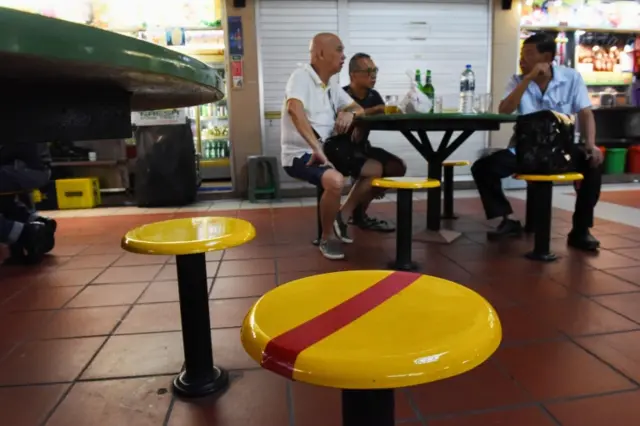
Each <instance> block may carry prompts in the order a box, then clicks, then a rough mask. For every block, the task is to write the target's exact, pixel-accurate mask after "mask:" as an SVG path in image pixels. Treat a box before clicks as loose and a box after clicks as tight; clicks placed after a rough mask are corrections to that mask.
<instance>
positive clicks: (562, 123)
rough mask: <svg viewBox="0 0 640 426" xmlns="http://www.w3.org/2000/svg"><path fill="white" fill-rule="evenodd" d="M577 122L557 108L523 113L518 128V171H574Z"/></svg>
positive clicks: (521, 172) (553, 172) (526, 172)
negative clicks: (572, 153) (558, 111)
mask: <svg viewBox="0 0 640 426" xmlns="http://www.w3.org/2000/svg"><path fill="white" fill-rule="evenodd" d="M574 126H575V125H574V121H573V118H571V117H570V116H568V115H565V114H560V113H557V112H554V111H538V112H534V113H532V114H526V115H521V116H519V117H518V118H517V121H516V127H515V138H516V158H517V163H518V169H517V172H518V173H520V174H561V173H566V172H568V171H571V169H572V162H571V151H572V148H573V144H574V128H575V127H574Z"/></svg>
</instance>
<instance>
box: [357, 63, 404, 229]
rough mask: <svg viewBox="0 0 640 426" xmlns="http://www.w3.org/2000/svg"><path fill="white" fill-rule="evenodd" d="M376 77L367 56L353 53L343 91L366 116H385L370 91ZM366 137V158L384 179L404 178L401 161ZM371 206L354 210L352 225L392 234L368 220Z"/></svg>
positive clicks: (379, 100)
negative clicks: (378, 167) (380, 170)
mask: <svg viewBox="0 0 640 426" xmlns="http://www.w3.org/2000/svg"><path fill="white" fill-rule="evenodd" d="M377 76H378V68H377V67H376V64H375V63H374V62H373V59H371V56H369V55H367V54H366V53H356V54H355V55H353V57H351V60H349V78H350V80H351V82H350V84H349V85H348V86H345V87H344V90H345V91H346V92H347V93H348V94H349V96H351V98H353V100H354V101H356V102H357V103H358V104H359V105H360V106H361V107H362V108H363V109H364V110H365V113H366V115H375V114H384V100H383V99H382V96H380V93H378V92H377V91H376V90H374V89H373V87H374V86H375V85H376V77H377ZM367 137H368V134H365V135H362V139H363V142H362V143H363V144H364V152H365V155H366V156H367V157H368V158H371V159H373V160H377V161H379V162H380V163H381V164H382V167H383V176H404V174H405V173H406V171H407V166H406V165H405V163H404V161H402V159H400V158H398V157H397V156H395V155H393V154H392V153H390V152H389V151H386V150H384V149H382V148H378V147H374V146H371V142H369V140H368V139H367ZM383 195H384V191H383V190H380V189H377V188H374V193H373V196H374V197H373V198H376V197H382V196H383ZM370 203H371V199H369V200H366V201H365V202H363V203H362V204H361V205H359V206H358V207H356V208H355V209H354V211H353V217H352V219H351V220H352V223H353V224H354V225H356V226H358V227H360V228H361V229H369V230H372V231H380V232H393V231H394V230H395V228H394V227H393V226H391V225H390V224H389V223H387V222H386V221H384V220H378V219H375V218H373V217H370V216H367V213H366V211H367V209H368V208H369V204H370Z"/></svg>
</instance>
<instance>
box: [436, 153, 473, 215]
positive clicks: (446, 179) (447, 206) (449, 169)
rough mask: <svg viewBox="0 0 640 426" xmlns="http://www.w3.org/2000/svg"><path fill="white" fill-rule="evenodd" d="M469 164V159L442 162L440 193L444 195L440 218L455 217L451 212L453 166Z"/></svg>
mask: <svg viewBox="0 0 640 426" xmlns="http://www.w3.org/2000/svg"><path fill="white" fill-rule="evenodd" d="M469 164H471V163H470V162H469V161H466V160H462V161H445V162H444V163H442V170H443V172H444V173H443V180H442V193H443V195H444V203H443V207H442V216H441V219H457V218H458V216H456V215H455V214H454V213H453V168H454V167H460V166H468V165H469Z"/></svg>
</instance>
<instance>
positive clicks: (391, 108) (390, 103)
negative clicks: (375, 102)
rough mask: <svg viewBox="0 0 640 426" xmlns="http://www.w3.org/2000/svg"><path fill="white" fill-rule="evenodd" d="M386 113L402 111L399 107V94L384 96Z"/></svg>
mask: <svg viewBox="0 0 640 426" xmlns="http://www.w3.org/2000/svg"><path fill="white" fill-rule="evenodd" d="M384 113H385V114H398V113H400V108H399V107H398V96H397V95H387V96H385V97H384Z"/></svg>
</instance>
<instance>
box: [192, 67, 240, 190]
mask: <svg viewBox="0 0 640 426" xmlns="http://www.w3.org/2000/svg"><path fill="white" fill-rule="evenodd" d="M208 65H210V66H211V67H213V68H215V69H216V71H217V72H218V74H219V75H220V77H221V80H222V81H225V72H224V64H221V63H219V62H218V63H208ZM222 86H223V87H221V89H222V90H223V91H226V84H223V85H222ZM187 116H188V117H189V118H190V119H191V126H192V131H193V139H194V144H195V146H196V152H197V153H198V157H199V162H200V176H201V177H202V179H203V180H230V179H231V159H230V157H231V141H230V139H229V116H228V108H227V98H226V96H225V97H224V98H223V99H221V100H220V101H218V102H213V103H208V104H203V105H199V106H196V107H190V108H188V109H187Z"/></svg>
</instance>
